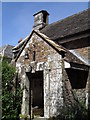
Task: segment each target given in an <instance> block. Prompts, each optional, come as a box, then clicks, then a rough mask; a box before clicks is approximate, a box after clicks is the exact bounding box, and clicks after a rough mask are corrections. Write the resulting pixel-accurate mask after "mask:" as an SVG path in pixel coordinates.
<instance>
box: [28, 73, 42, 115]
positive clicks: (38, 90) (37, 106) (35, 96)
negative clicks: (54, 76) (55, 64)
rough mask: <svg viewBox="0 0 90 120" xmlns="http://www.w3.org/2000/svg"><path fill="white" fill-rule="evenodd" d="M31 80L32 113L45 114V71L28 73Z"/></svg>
mask: <svg viewBox="0 0 90 120" xmlns="http://www.w3.org/2000/svg"><path fill="white" fill-rule="evenodd" d="M28 77H29V81H30V107H31V109H30V110H31V111H32V115H33V116H34V117H35V116H41V117H43V116H44V90H43V71H38V72H35V73H29V74H28Z"/></svg>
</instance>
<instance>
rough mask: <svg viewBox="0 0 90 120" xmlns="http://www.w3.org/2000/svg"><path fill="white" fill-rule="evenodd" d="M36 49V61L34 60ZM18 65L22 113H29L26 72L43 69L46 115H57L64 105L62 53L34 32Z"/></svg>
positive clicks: (47, 116)
mask: <svg viewBox="0 0 90 120" xmlns="http://www.w3.org/2000/svg"><path fill="white" fill-rule="evenodd" d="M34 45H35V46H34ZM34 50H35V61H33V51H34ZM26 51H27V52H28V54H29V59H25V53H26ZM16 67H17V70H18V72H19V76H20V80H21V87H22V88H23V98H22V114H29V94H30V91H29V79H28V77H27V75H26V72H31V73H35V71H43V76H44V78H43V80H44V82H43V83H44V117H45V118H49V117H50V116H55V115H57V114H58V113H59V108H60V107H61V106H63V97H62V67H63V66H62V57H61V55H60V54H59V53H57V52H56V51H55V50H54V49H53V48H52V47H50V46H49V45H48V44H47V43H46V42H45V41H44V40H42V39H41V38H40V37H38V36H37V35H36V34H35V33H34V34H33V35H32V37H31V38H30V40H29V42H28V43H27V45H26V47H25V48H24V50H23V51H22V53H21V55H20V57H19V59H18V60H17V63H16ZM31 67H32V70H31Z"/></svg>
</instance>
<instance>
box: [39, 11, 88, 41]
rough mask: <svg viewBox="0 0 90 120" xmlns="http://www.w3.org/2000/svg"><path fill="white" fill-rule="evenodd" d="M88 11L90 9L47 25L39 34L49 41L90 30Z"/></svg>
mask: <svg viewBox="0 0 90 120" xmlns="http://www.w3.org/2000/svg"><path fill="white" fill-rule="evenodd" d="M89 11H90V9H87V10H85V11H82V12H80V13H78V14H75V15H72V16H69V17H67V18H65V19H63V20H59V21H57V22H54V23H52V24H49V25H47V26H46V27H44V28H43V29H42V30H41V32H42V33H43V34H45V35H46V36H48V37H49V38H50V39H52V40H57V39H59V38H63V37H65V36H68V35H72V34H75V33H78V32H82V31H85V30H88V29H89V28H90V27H89V26H90V20H89V16H88V12H89Z"/></svg>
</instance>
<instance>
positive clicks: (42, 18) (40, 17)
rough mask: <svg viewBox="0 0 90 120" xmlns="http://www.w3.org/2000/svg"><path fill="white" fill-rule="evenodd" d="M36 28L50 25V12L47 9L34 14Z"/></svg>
mask: <svg viewBox="0 0 90 120" xmlns="http://www.w3.org/2000/svg"><path fill="white" fill-rule="evenodd" d="M33 16H34V26H33V28H34V29H42V28H43V27H45V26H46V25H48V16H49V13H48V12H47V11H46V10H41V11H39V12H37V13H35V14H34V15H33Z"/></svg>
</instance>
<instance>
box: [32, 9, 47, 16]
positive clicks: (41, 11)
mask: <svg viewBox="0 0 90 120" xmlns="http://www.w3.org/2000/svg"><path fill="white" fill-rule="evenodd" d="M39 13H44V14H46V15H49V13H48V12H47V11H46V10H40V11H39V12H36V13H35V14H34V15H33V16H35V15H37V14H39Z"/></svg>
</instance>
